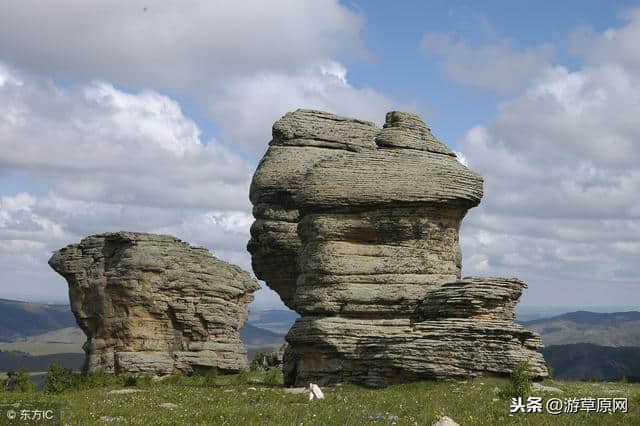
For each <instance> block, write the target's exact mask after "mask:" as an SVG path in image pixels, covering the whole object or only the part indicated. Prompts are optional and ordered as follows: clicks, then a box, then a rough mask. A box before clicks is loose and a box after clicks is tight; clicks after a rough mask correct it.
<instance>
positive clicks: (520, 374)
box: [501, 361, 531, 398]
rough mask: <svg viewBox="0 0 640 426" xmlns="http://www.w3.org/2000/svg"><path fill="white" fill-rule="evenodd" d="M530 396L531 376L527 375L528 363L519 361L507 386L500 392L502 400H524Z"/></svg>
mask: <svg viewBox="0 0 640 426" xmlns="http://www.w3.org/2000/svg"><path fill="white" fill-rule="evenodd" d="M530 394H531V375H530V374H529V363H528V362H526V361H520V362H518V363H517V364H516V366H515V368H514V369H513V372H512V373H511V377H510V378H509V385H508V386H507V388H506V389H504V390H503V391H502V392H501V395H502V397H503V398H517V397H520V398H526V397H527V396H529V395H530Z"/></svg>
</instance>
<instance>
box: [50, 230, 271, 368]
mask: <svg viewBox="0 0 640 426" xmlns="http://www.w3.org/2000/svg"><path fill="white" fill-rule="evenodd" d="M49 265H51V267H52V268H53V269H54V270H55V271H56V272H58V273H59V274H61V275H62V276H63V277H64V278H65V279H66V280H67V282H68V284H69V299H70V302H71V310H72V311H73V313H74V315H75V317H76V320H77V322H78V325H79V326H80V328H82V330H83V331H84V333H85V334H86V335H87V342H86V343H85V345H84V350H85V352H86V361H85V367H84V368H85V371H88V372H94V371H99V370H100V371H103V372H106V373H122V372H129V373H154V374H159V375H162V374H170V373H177V372H184V373H189V372H192V371H194V370H197V369H207V368H217V369H219V370H221V371H223V372H234V371H238V370H240V369H242V368H244V367H246V366H247V358H246V350H245V348H244V346H243V345H242V343H241V341H240V334H239V329H240V327H241V326H242V325H243V324H244V322H245V321H246V320H247V306H248V304H249V303H250V302H251V301H252V300H253V292H254V291H256V290H257V289H258V288H259V285H258V283H257V281H256V280H255V279H254V278H253V277H251V275H250V274H249V273H247V272H245V271H243V270H241V269H240V268H238V267H237V266H234V265H231V264H229V263H227V262H223V261H221V260H219V259H217V258H215V257H214V256H213V255H212V254H211V253H210V252H209V251H208V250H207V249H205V248H197V247H191V246H190V245H189V244H187V243H184V242H182V241H180V240H178V239H176V238H174V237H171V236H169V235H154V234H144V233H135V232H116V233H106V234H101V235H93V236H90V237H87V238H85V239H83V240H82V241H81V242H80V243H79V244H71V245H69V246H67V247H65V248H63V249H61V250H58V251H57V252H55V253H54V254H53V256H52V257H51V259H50V260H49Z"/></svg>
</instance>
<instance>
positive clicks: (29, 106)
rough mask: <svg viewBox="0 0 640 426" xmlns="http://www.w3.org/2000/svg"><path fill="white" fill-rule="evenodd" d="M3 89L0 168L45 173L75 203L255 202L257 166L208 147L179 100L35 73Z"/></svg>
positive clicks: (201, 204)
mask: <svg viewBox="0 0 640 426" xmlns="http://www.w3.org/2000/svg"><path fill="white" fill-rule="evenodd" d="M20 80H21V81H22V82H23V83H22V84H20V85H18V84H15V83H13V82H12V80H8V79H7V80H6V82H5V84H4V85H3V86H1V87H0V145H1V147H2V150H1V151H0V165H1V166H2V167H3V168H6V169H16V170H26V171H28V172H29V173H30V174H32V175H36V176H39V177H41V178H44V179H46V180H47V182H48V184H49V186H50V188H51V189H52V190H54V191H55V192H56V193H57V194H58V195H60V196H62V197H64V198H67V199H69V200H83V201H99V202H110V203H123V204H135V205H145V206H169V207H175V206H182V207H209V208H225V209H226V208H235V209H246V208H248V201H247V200H244V199H242V198H241V197H238V196H237V194H238V193H241V192H246V190H247V188H248V185H249V180H250V176H251V169H250V167H249V166H248V165H247V164H245V162H244V160H242V159H241V158H240V157H238V156H237V155H234V154H232V153H231V152H230V151H228V150H227V149H226V148H224V147H223V146H222V145H221V144H219V143H218V142H217V141H215V140H211V141H209V143H208V144H206V145H205V144H203V143H202V142H201V141H200V130H199V129H198V127H197V126H196V124H195V123H194V122H193V121H192V120H191V119H189V118H188V117H185V116H184V115H183V113H182V111H181V109H180V106H179V105H178V103H177V102H176V101H174V100H172V99H171V98H169V97H167V96H164V95H161V94H159V93H157V92H153V91H143V92H140V93H135V94H133V93H127V92H124V91H121V90H118V89H116V88H114V87H113V86H112V85H110V84H107V83H103V82H93V83H89V84H88V85H86V86H81V87H75V88H61V87H58V86H55V85H53V84H52V83H51V82H48V81H46V80H42V79H39V78H37V77H33V76H26V75H23V76H21V79H20Z"/></svg>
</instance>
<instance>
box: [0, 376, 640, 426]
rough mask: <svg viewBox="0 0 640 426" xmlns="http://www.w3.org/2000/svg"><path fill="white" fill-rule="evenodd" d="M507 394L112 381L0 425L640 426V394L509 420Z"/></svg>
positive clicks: (598, 386)
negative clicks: (57, 416)
mask: <svg viewBox="0 0 640 426" xmlns="http://www.w3.org/2000/svg"><path fill="white" fill-rule="evenodd" d="M509 384H510V381H509V379H506V378H489V377H485V378H475V379H468V380H464V381H455V380H449V381H423V382H417V383H411V384H403V385H394V386H390V387H388V388H385V389H367V388H362V387H359V386H355V385H343V386H337V387H334V388H323V390H324V393H325V398H324V399H322V400H317V399H314V400H313V401H310V400H309V398H308V394H307V393H304V392H303V393H291V390H286V389H285V388H284V387H283V386H282V377H281V373H280V372H279V371H278V370H272V371H270V372H248V371H247V372H242V373H241V374H238V375H229V376H217V375H209V376H206V375H203V376H192V377H183V376H175V377H169V378H166V379H164V380H162V381H153V380H151V379H150V378H135V377H120V378H118V379H113V378H109V377H106V376H104V377H97V378H94V379H92V383H85V384H83V385H81V386H77V387H75V388H73V389H67V390H59V391H57V392H56V393H41V392H0V407H1V408H0V416H2V417H3V420H4V417H6V415H5V412H4V411H2V410H5V411H6V410H7V409H8V408H11V407H13V408H12V409H14V410H19V409H21V407H22V408H25V407H37V406H51V405H55V406H56V407H59V409H60V412H61V419H62V424H70V425H87V424H107V423H110V424H138V425H176V424H193V425H245V424H246V425H361V424H396V425H431V424H432V423H433V422H435V421H436V420H438V419H439V418H440V417H441V416H443V415H446V416H449V417H451V418H452V419H454V420H455V421H456V422H458V423H459V424H460V425H638V424H640V384H632V383H626V382H624V381H623V382H615V383H611V382H604V383H603V382H568V381H553V380H546V381H545V382H543V384H544V385H546V386H553V387H557V388H560V389H561V390H563V393H562V394H550V393H542V392H537V393H536V392H535V391H533V392H532V394H531V395H535V396H540V397H543V412H542V413H515V414H510V404H511V401H510V399H509V398H507V397H504V396H502V395H500V394H499V392H498V390H499V389H500V390H504V389H506V388H508V387H509ZM299 391H302V389H299ZM551 397H558V398H560V399H563V400H566V399H567V398H586V397H594V398H597V397H603V398H612V397H616V398H627V400H628V413H620V412H618V413H608V414H605V413H596V412H585V411H579V412H578V413H563V414H559V415H551V414H548V413H546V412H545V410H544V401H546V400H547V399H548V398H551ZM16 404H17V405H16ZM1 421H2V420H0V422H1ZM15 424H20V423H15ZM23 424H24V423H23Z"/></svg>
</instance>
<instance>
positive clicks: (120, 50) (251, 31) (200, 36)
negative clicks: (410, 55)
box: [0, 0, 366, 90]
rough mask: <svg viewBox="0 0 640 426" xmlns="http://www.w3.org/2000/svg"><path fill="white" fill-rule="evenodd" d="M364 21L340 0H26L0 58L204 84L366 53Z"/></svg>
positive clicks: (10, 13) (91, 74)
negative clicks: (118, 0)
mask: <svg viewBox="0 0 640 426" xmlns="http://www.w3.org/2000/svg"><path fill="white" fill-rule="evenodd" d="M363 24H364V20H363V18H362V17H361V16H359V15H358V14H357V13H355V12H354V11H352V10H350V9H348V8H346V7H345V6H343V5H341V4H340V3H339V2H338V1H336V0H318V1H313V2H298V1H295V0H276V1H270V2H269V3H268V4H266V3H265V2H263V1H261V0H251V1H243V2H236V3H233V2H232V3H230V2H226V1H220V0H216V1H188V2H184V1H163V2H149V1H143V0H130V1H127V2H122V3H114V2H112V1H108V0H98V1H92V2H86V1H83V0H66V1H64V2H44V3H43V2H39V1H37V0H25V1H20V2H16V3H15V4H12V5H11V7H5V8H3V13H2V15H0V28H2V34H3V36H2V37H0V57H4V58H6V59H8V60H11V61H12V62H13V63H15V64H16V65H19V66H22V67H28V68H31V69H32V70H47V71H48V72H53V73H56V74H57V75H61V76H64V77H65V78H68V77H69V76H70V75H71V76H76V77H77V76H85V77H88V78H90V79H93V78H102V79H106V80H109V81H119V82H123V81H127V82H135V83H138V84H142V85H145V86H148V85H152V86H154V87H168V88H172V89H174V90H184V89H185V88H191V89H193V88H196V89H202V88H203V83H207V82H210V83H215V82H216V80H218V79H227V78H228V77H229V76H234V75H239V74H246V73H249V74H251V73H253V71H254V70H256V69H272V70H275V69H280V70H281V69H288V70H292V69H296V68H300V67H305V66H306V65H308V64H309V63H312V62H315V61H317V60H318V58H323V59H328V58H331V57H336V56H337V55H340V54H344V53H350V54H354V53H356V54H362V55H365V54H366V52H365V49H364V47H363V45H362V43H361V42H360V39H359V33H360V30H361V28H362V26H363ZM168 52H170V54H168ZM204 87H205V88H206V87H210V86H208V85H207V86H204Z"/></svg>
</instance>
